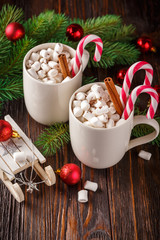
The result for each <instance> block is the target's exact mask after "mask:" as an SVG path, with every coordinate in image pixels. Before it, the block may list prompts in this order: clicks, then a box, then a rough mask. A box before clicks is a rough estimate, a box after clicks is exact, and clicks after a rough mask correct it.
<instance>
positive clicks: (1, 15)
mask: <svg viewBox="0 0 160 240" xmlns="http://www.w3.org/2000/svg"><path fill="white" fill-rule="evenodd" d="M22 20H23V11H22V9H19V8H17V7H16V6H11V5H3V7H2V9H1V11H0V26H1V28H0V39H1V38H2V37H4V35H5V29H6V27H7V25H8V24H9V23H11V22H19V23H22Z"/></svg>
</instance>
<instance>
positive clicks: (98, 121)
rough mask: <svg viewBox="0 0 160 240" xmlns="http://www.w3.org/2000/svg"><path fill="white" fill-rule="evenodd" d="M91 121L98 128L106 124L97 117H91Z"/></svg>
mask: <svg viewBox="0 0 160 240" xmlns="http://www.w3.org/2000/svg"><path fill="white" fill-rule="evenodd" d="M90 123H91V124H92V126H93V127H96V128H102V127H104V124H103V123H102V122H101V121H100V120H99V119H98V118H97V117H93V118H91V120H90Z"/></svg>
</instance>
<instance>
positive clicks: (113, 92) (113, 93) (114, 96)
mask: <svg viewBox="0 0 160 240" xmlns="http://www.w3.org/2000/svg"><path fill="white" fill-rule="evenodd" d="M104 83H105V85H106V88H107V90H108V93H109V95H110V98H111V100H112V102H113V104H114V107H115V109H116V111H117V113H118V114H119V115H120V116H121V115H122V113H123V106H122V103H121V101H120V97H119V94H118V92H117V89H116V87H115V85H114V82H113V80H112V78H110V77H107V78H105V79H104Z"/></svg>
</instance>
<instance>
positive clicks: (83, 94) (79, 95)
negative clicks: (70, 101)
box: [76, 92, 85, 101]
mask: <svg viewBox="0 0 160 240" xmlns="http://www.w3.org/2000/svg"><path fill="white" fill-rule="evenodd" d="M76 99H77V100H80V101H82V100H84V99H85V93H83V92H78V93H77V94H76Z"/></svg>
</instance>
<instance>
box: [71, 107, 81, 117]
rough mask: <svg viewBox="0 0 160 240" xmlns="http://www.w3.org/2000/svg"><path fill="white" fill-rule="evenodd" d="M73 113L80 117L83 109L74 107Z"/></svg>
mask: <svg viewBox="0 0 160 240" xmlns="http://www.w3.org/2000/svg"><path fill="white" fill-rule="evenodd" d="M73 114H74V116H75V117H80V116H82V114H83V110H82V109H81V108H80V107H75V108H73Z"/></svg>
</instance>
